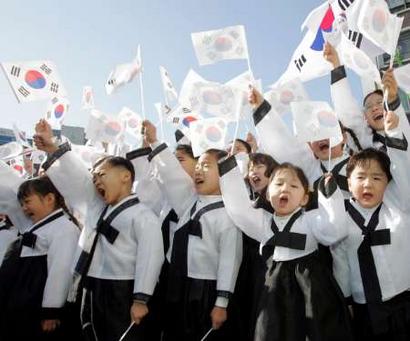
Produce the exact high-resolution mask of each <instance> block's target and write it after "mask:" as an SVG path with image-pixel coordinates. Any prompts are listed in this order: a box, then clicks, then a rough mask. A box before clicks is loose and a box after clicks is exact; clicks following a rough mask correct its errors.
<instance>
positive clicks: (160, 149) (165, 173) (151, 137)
mask: <svg viewBox="0 0 410 341" xmlns="http://www.w3.org/2000/svg"><path fill="white" fill-rule="evenodd" d="M144 127H145V134H146V137H147V141H148V142H149V143H150V144H151V147H152V149H153V150H152V153H151V154H150V156H149V158H148V159H149V161H151V163H153V164H154V165H155V167H156V169H157V170H158V174H159V181H160V182H161V183H163V184H165V186H163V188H164V191H165V194H166V197H167V199H168V201H169V204H170V205H171V207H172V208H173V209H174V210H175V212H176V213H177V215H178V216H179V217H181V216H182V215H183V214H184V213H185V211H186V210H188V209H189V207H191V206H192V202H193V200H195V199H194V198H195V197H196V192H195V187H194V183H193V181H192V179H191V177H190V176H189V175H188V174H187V173H186V172H185V171H184V169H183V168H182V166H181V165H180V163H179V162H178V159H177V158H176V157H175V155H174V154H173V153H172V152H171V150H170V149H169V148H168V146H167V144H166V143H160V142H158V140H157V136H156V129H155V126H154V125H153V124H152V123H151V122H149V121H144Z"/></svg>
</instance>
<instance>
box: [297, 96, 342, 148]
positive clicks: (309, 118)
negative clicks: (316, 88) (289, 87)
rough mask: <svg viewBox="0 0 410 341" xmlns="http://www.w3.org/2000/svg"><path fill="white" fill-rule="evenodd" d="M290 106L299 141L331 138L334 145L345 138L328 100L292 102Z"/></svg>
mask: <svg viewBox="0 0 410 341" xmlns="http://www.w3.org/2000/svg"><path fill="white" fill-rule="evenodd" d="M290 106H291V109H292V114H293V128H294V133H295V135H296V137H297V138H298V140H299V141H301V142H313V141H319V140H324V139H331V140H332V141H333V142H332V145H336V144H338V143H340V142H341V141H342V140H343V137H342V131H341V129H340V125H339V121H338V120H337V117H336V114H335V112H334V111H333V109H332V108H331V107H330V105H329V104H328V103H327V102H316V101H303V102H292V103H291V104H290Z"/></svg>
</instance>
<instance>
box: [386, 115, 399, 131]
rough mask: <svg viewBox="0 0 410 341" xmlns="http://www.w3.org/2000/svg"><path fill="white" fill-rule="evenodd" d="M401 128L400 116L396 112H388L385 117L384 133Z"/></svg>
mask: <svg viewBox="0 0 410 341" xmlns="http://www.w3.org/2000/svg"><path fill="white" fill-rule="evenodd" d="M398 126H399V116H398V115H396V114H395V113H394V111H388V112H386V113H385V115H384V131H389V130H393V129H395V128H397V127H398Z"/></svg>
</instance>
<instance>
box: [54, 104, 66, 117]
mask: <svg viewBox="0 0 410 341" xmlns="http://www.w3.org/2000/svg"><path fill="white" fill-rule="evenodd" d="M64 111H65V108H64V105H62V104H59V105H57V106H56V107H55V108H54V117H55V118H57V119H59V118H61V117H63V115H64Z"/></svg>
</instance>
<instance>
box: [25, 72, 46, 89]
mask: <svg viewBox="0 0 410 341" xmlns="http://www.w3.org/2000/svg"><path fill="white" fill-rule="evenodd" d="M24 80H25V81H26V83H27V85H28V86H30V87H32V88H33V89H42V88H44V87H45V86H46V79H45V78H44V76H43V75H42V74H41V73H40V72H38V71H36V70H29V71H27V72H26V75H25V77H24Z"/></svg>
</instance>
